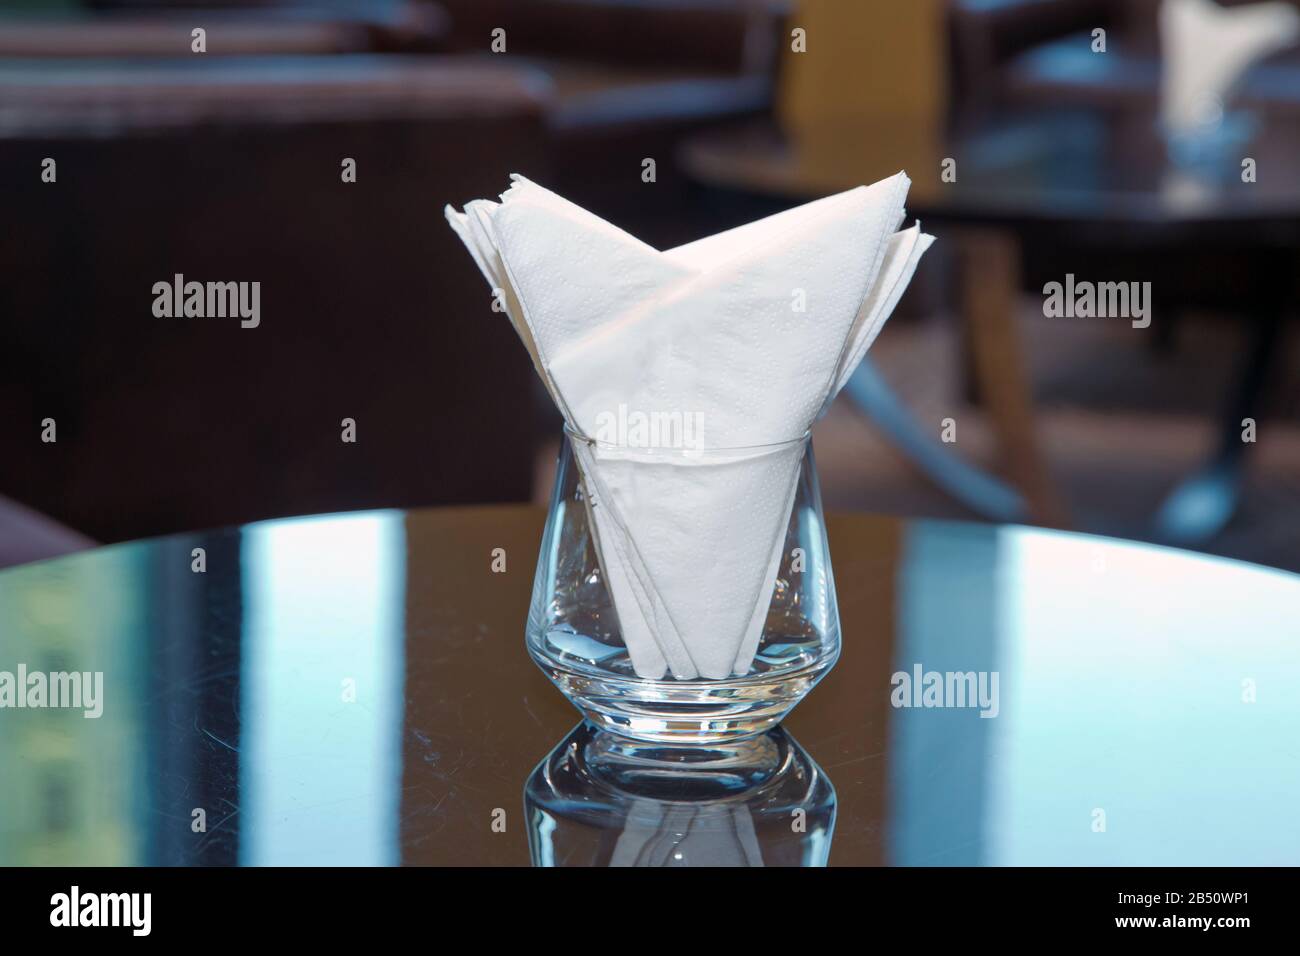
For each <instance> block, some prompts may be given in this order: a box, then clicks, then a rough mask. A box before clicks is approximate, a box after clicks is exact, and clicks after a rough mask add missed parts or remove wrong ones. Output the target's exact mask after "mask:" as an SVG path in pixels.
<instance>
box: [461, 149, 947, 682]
mask: <svg viewBox="0 0 1300 956" xmlns="http://www.w3.org/2000/svg"><path fill="white" fill-rule="evenodd" d="M512 178H513V184H512V185H511V187H510V188H509V189H508V190H507V191H506V192H505V193H503V194H502V196H501V201H500V202H499V203H498V202H491V201H489V200H481V199H480V200H475V201H473V202H470V203H469V204H467V205H466V206H465V211H464V212H463V213H458V212H456V211H455V210H454V209H452V208H451V207H450V206H448V207H447V219H448V221H449V222H450V224H451V226H452V228H453V229H455V230H456V232H457V234H458V235H459V236H460V237H461V239H462V240H463V241H464V243H465V245H466V246H467V247H468V249H469V251H470V253H471V255H473V257H474V259H475V261H476V262H477V264H478V266H479V269H480V270H481V271H482V272H483V275H484V276H485V277H486V278H487V280H488V282H489V283H490V284H491V285H492V286H493V287H494V288H495V289H499V290H501V295H502V298H503V301H504V304H505V309H506V312H507V314H508V315H509V317H510V321H511V322H512V323H513V325H514V327H515V330H516V331H517V332H518V334H519V337H520V339H522V340H523V342H524V345H525V346H526V347H527V349H528V352H529V354H530V355H531V357H532V360H533V364H534V366H535V367H536V369H537V373H538V375H539V376H541V378H542V381H543V382H545V383H546V387H547V389H548V390H549V392H550V394H551V397H552V399H553V400H554V401H555V404H556V406H557V407H558V408H559V409H560V411H561V412H562V414H563V415H564V417H565V420H566V421H567V422H568V425H569V427H570V429H571V430H572V431H574V432H577V433H579V434H581V435H583V436H594V437H595V438H598V439H601V436H602V434H603V433H604V432H606V431H607V430H608V427H609V424H610V422H611V421H616V420H617V421H622V420H626V419H627V417H628V415H629V412H630V413H633V414H639V415H641V416H643V417H653V416H656V415H657V416H662V418H663V420H665V421H677V422H682V421H690V422H694V423H696V424H697V427H696V428H695V429H693V431H692V434H690V435H689V437H690V438H691V441H690V443H689V447H684V448H681V449H677V450H669V453H664V449H662V448H646V447H642V445H641V443H640V442H638V441H634V440H632V439H631V438H629V437H628V436H626V435H622V434H621V433H620V439H618V440H613V441H609V440H604V439H601V440H592V441H574V442H573V451H574V454H575V456H576V457H577V460H578V463H579V467H580V470H581V472H582V475H583V480H584V491H585V498H586V501H587V505H588V508H589V512H590V515H591V523H592V527H593V532H594V534H595V537H596V542H597V548H598V552H599V556H600V560H601V566H602V568H603V569H604V571H605V575H606V579H607V582H608V586H609V588H610V592H611V596H612V598H613V601H614V605H615V608H616V610H617V613H618V618H619V625H620V630H621V632H622V636H623V640H624V643H625V644H626V645H627V648H628V654H629V657H630V658H631V662H632V665H633V668H634V669H635V671H636V673H637V674H638V675H639V676H641V677H647V678H660V677H663V676H664V674H665V673H668V672H671V674H672V676H673V677H675V678H677V679H680V680H686V679H691V678H696V677H704V678H710V679H719V678H723V677H727V676H730V675H732V674H744V673H747V672H748V671H749V669H750V665H751V663H752V660H753V656H754V654H755V652H756V650H757V647H758V643H759V640H760V638H761V636H762V630H763V624H764V621H765V618H766V613H767V606H768V604H769V603H770V600H771V596H772V589H773V587H774V584H775V579H776V574H777V570H778V568H779V565H780V557H781V549H782V546H783V542H784V538H785V531H786V527H787V525H788V522H789V517H790V511H791V507H792V505H793V500H794V494H795V487H796V482H797V479H798V474H799V466H800V462H801V460H802V457H803V448H802V445H801V444H799V443H798V442H795V441H793V440H795V439H799V438H800V437H801V436H803V435H805V434H806V433H807V431H808V428H809V427H810V425H811V424H812V422H813V421H814V419H815V418H816V417H817V416H818V415H819V414H820V413H821V412H822V411H823V410H824V409H825V408H826V407H827V406H828V405H829V403H830V401H831V400H832V399H833V398H834V396H835V393H836V392H837V391H838V390H839V389H840V387H842V386H843V384H844V383H845V381H846V380H847V379H848V377H849V375H850V374H851V373H852V371H853V369H854V367H855V366H856V365H857V363H858V361H859V360H860V359H861V358H862V355H863V354H864V353H865V352H866V350H867V348H868V347H869V346H870V345H871V342H872V341H873V340H874V339H875V336H876V334H877V333H878V332H879V331H880V327H881V325H882V324H883V323H884V321H885V319H886V318H888V316H889V313H890V312H891V311H892V310H893V308H894V306H895V304H896V303H897V302H898V299H899V297H900V296H901V295H902V292H903V290H904V289H905V288H906V286H907V283H908V281H909V280H910V279H911V276H912V273H913V271H914V270H915V269H916V265H917V262H918V261H919V260H920V257H921V255H922V254H923V253H924V252H925V250H926V249H927V248H928V247H929V245H930V243H931V242H933V238H932V237H931V236H928V235H925V234H923V233H922V232H921V231H920V227H919V225H917V226H913V227H912V228H910V229H907V230H903V231H896V230H897V229H898V227H899V225H900V224H901V222H902V218H903V202H904V200H905V198H906V195H907V187H908V184H909V181H908V179H907V177H906V175H904V174H903V173H899V174H898V175H896V176H893V177H891V178H889V179H886V180H882V181H881V182H878V183H876V184H875V185H873V186H869V187H863V186H859V187H857V188H856V189H851V190H849V191H847V192H844V193H840V194H838V195H834V196H829V197H827V198H825V199H820V200H817V201H816V202H811V203H808V204H806V205H804V206H800V207H797V208H795V209H791V210H788V211H786V212H783V213H779V214H777V215H775V216H770V217H768V218H766V219H763V220H760V221H758V222H754V223H750V224H748V225H745V226H741V227H739V228H737V229H732V230H729V231H727V232H723V233H720V234H718V235H715V236H710V237H708V238H706V239H701V240H700V241H698V242H693V243H689V244H688V245H685V246H680V247H678V248H676V249H670V250H668V251H666V252H660V251H657V250H655V249H653V248H651V247H650V246H648V245H646V244H645V243H643V242H641V241H639V240H637V239H636V238H634V237H632V236H630V235H628V234H627V233H626V232H623V231H622V230H620V229H618V228H616V227H615V226H612V225H610V224H609V223H607V222H605V221H604V220H602V219H600V218H599V217H597V216H594V215H592V214H591V213H589V212H587V211H586V210H584V209H582V208H581V207H579V206H576V205H574V204H573V203H571V202H569V201H567V200H565V199H563V198H561V197H560V196H558V195H556V194H555V193H553V192H550V191H549V190H547V189H544V188H542V187H541V186H538V185H537V184H535V183H532V182H529V181H528V180H527V179H524V178H523V177H522V176H514V177H512ZM673 434H674V435H676V436H677V437H681V435H682V431H681V429H678V430H677V431H675V432H674V433H673Z"/></svg>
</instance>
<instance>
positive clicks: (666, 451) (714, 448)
mask: <svg viewBox="0 0 1300 956" xmlns="http://www.w3.org/2000/svg"><path fill="white" fill-rule="evenodd" d="M564 434H565V435H567V436H568V437H569V438H572V439H574V440H576V441H580V442H582V443H583V444H586V445H590V446H591V447H593V448H603V449H608V450H610V451H617V452H621V453H624V454H645V455H693V454H695V455H698V454H702V453H708V452H723V453H728V454H742V453H746V452H749V453H757V452H773V451H780V450H781V449H784V448H793V447H795V446H796V445H803V444H807V442H808V441H809V440H810V439H811V438H812V429H811V428H809V429H807V430H806V431H805V432H804V433H803V434H802V435H800V436H799V437H798V438H789V439H785V440H784V441H775V442H767V443H765V444H760V445H704V446H702V447H699V448H669V447H665V446H659V445H648V446H638V445H619V444H617V443H615V442H608V441H601V440H600V439H598V438H592V437H591V436H590V435H585V434H583V433H582V432H580V431H578V430H577V429H576V428H574V427H573V426H572V425H570V424H569V423H568V422H565V423H564Z"/></svg>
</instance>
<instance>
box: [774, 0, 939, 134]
mask: <svg viewBox="0 0 1300 956" xmlns="http://www.w3.org/2000/svg"><path fill="white" fill-rule="evenodd" d="M945 11H946V4H945V2H944V0H905V2H900V0H852V2H845V0H799V2H798V3H797V4H796V8H795V12H794V14H793V15H792V16H791V17H790V20H789V29H790V31H792V34H793V33H794V32H797V31H798V30H803V31H804V33H803V36H802V37H797V36H794V35H787V37H786V38H785V43H784V47H783V61H782V64H781V89H780V92H779V99H778V104H777V110H778V116H779V117H780V120H781V125H782V127H783V128H785V129H787V130H789V129H792V128H806V127H808V126H824V125H825V124H826V123H827V122H830V121H834V122H840V123H843V122H851V121H864V120H872V121H875V122H881V121H891V120H907V121H910V123H911V124H912V125H913V128H916V126H917V125H921V126H929V125H933V127H934V128H935V129H938V128H940V126H941V125H942V122H943V119H944V117H945V115H946V110H947V89H948V78H947V57H946V55H945V50H946V32H945V28H946V25H945ZM800 40H802V41H803V45H804V52H795V48H796V46H797V44H798V42H799V41H800Z"/></svg>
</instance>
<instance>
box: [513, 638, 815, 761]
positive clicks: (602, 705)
mask: <svg viewBox="0 0 1300 956" xmlns="http://www.w3.org/2000/svg"><path fill="white" fill-rule="evenodd" d="M835 647H836V651H835V653H834V654H830V655H827V656H823V657H819V658H815V659H813V660H811V661H809V662H806V663H802V664H801V665H800V666H795V667H791V668H788V669H783V668H773V669H768V670H763V671H756V672H751V673H749V674H746V675H745V676H743V677H731V678H727V679H724V680H686V681H678V680H645V679H643V678H639V677H635V676H631V675H628V676H624V675H622V674H618V673H612V672H610V671H602V672H595V671H592V670H586V669H583V668H582V667H581V666H577V665H575V664H571V663H570V662H569V661H566V660H564V659H563V658H560V657H548V656H547V655H545V654H543V653H539V651H538V649H537V648H536V647H535V646H533V645H531V644H530V646H529V653H530V654H531V655H532V658H533V660H534V661H535V662H536V663H537V666H538V667H540V668H541V669H542V670H543V672H545V674H546V676H547V677H549V678H550V679H551V682H552V683H554V684H555V686H556V687H558V688H559V689H560V692H561V693H563V694H564V696H565V697H567V698H569V700H570V702H572V703H573V705H574V706H575V707H577V708H578V710H579V711H580V712H581V713H582V715H583V716H584V717H586V718H587V719H588V720H589V721H591V723H592V724H594V725H595V726H596V727H598V728H599V729H601V730H607V731H609V732H611V733H614V734H621V735H623V736H625V737H630V738H633V739H635V740H640V741H653V742H660V743H671V744H680V745H691V744H708V743H719V742H723V741H734V740H743V739H744V738H746V737H754V736H756V735H758V734H762V733H765V732H767V731H769V730H771V729H772V728H773V727H775V726H776V725H777V724H778V723H779V722H780V721H781V719H782V718H783V717H785V715H786V714H788V713H789V712H790V710H791V709H792V708H793V707H794V706H795V705H796V704H797V703H799V701H801V700H803V698H804V697H805V696H806V695H807V694H808V692H809V691H810V690H812V689H813V688H814V687H815V686H816V685H817V682H818V681H819V680H821V679H822V677H823V676H824V675H825V674H826V672H827V671H828V670H830V669H831V667H833V666H834V665H835V661H836V660H837V659H838V657H839V653H838V643H836V645H835Z"/></svg>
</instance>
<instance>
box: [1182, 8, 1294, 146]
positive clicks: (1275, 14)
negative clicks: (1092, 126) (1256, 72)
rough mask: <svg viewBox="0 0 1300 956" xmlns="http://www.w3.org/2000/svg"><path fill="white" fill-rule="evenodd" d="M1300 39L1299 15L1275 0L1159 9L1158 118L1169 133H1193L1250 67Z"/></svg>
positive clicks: (1209, 116) (1216, 110)
mask: <svg viewBox="0 0 1300 956" xmlns="http://www.w3.org/2000/svg"><path fill="white" fill-rule="evenodd" d="M1297 38H1300V12H1297V10H1296V9H1295V7H1293V6H1292V5H1291V4H1289V3H1283V2H1281V0H1272V2H1268V3H1252V4H1246V5H1243V6H1236V7H1221V6H1219V5H1218V4H1216V3H1214V2H1212V0H1164V2H1163V3H1162V4H1161V6H1160V47H1161V59H1162V61H1163V64H1162V72H1161V85H1160V116H1161V122H1162V123H1163V124H1164V127H1165V129H1167V130H1169V131H1170V132H1174V133H1190V132H1194V131H1195V130H1196V129H1198V128H1200V127H1203V126H1204V125H1205V124H1206V123H1207V122H1212V121H1213V119H1214V116H1215V115H1216V114H1217V113H1219V111H1221V110H1222V109H1223V108H1224V105H1225V99H1226V97H1227V96H1228V94H1229V93H1230V92H1231V90H1232V87H1233V85H1234V84H1235V83H1236V82H1237V80H1238V79H1239V78H1240V77H1241V75H1242V74H1243V73H1244V72H1245V71H1246V69H1247V68H1248V67H1250V65H1251V64H1252V63H1255V62H1256V61H1257V60H1260V59H1263V58H1264V57H1266V56H1268V55H1269V54H1270V53H1275V52H1277V51H1278V50H1281V49H1284V48H1286V47H1288V46H1290V45H1292V44H1293V43H1295V42H1296V40H1297Z"/></svg>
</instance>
